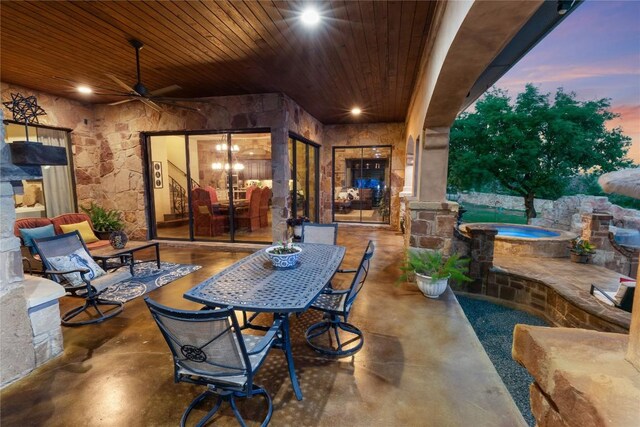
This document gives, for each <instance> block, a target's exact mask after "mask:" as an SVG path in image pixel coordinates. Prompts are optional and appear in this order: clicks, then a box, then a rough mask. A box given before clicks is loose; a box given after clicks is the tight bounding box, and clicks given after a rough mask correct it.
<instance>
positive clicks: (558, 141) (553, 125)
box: [449, 84, 631, 218]
mask: <svg viewBox="0 0 640 427" xmlns="http://www.w3.org/2000/svg"><path fill="white" fill-rule="evenodd" d="M609 108H610V100H609V99H599V100H594V101H584V102H583V101H579V100H577V99H576V95H575V93H565V92H564V91H563V90H562V89H558V91H557V92H556V94H555V97H554V98H553V102H551V101H550V94H542V93H540V92H539V90H538V89H537V88H536V87H535V86H533V85H531V84H528V85H527V86H526V88H525V91H524V92H522V93H520V94H518V96H517V97H516V100H515V102H514V103H512V102H511V99H510V98H509V96H508V95H507V93H506V92H504V91H502V90H499V89H495V90H492V91H490V92H488V93H487V94H486V95H485V96H484V97H483V98H481V99H480V100H479V101H478V102H477V103H476V108H475V112H469V113H462V114H461V115H460V116H459V117H458V119H456V121H455V122H454V124H453V126H452V128H451V135H450V156H449V184H450V185H452V186H455V187H458V188H460V189H473V188H477V186H479V185H483V184H486V183H489V182H495V181H498V182H499V184H500V185H501V186H503V187H504V188H507V189H508V190H509V191H511V192H512V193H514V194H518V195H521V196H522V197H524V198H525V206H526V208H527V218H532V217H535V215H536V213H535V209H534V207H533V199H534V198H535V197H547V198H557V197H560V196H561V195H562V194H563V192H564V190H565V187H566V185H567V183H568V182H569V179H570V178H571V177H573V176H576V175H577V174H579V173H585V172H590V173H596V174H600V173H604V172H609V171H612V170H616V169H619V168H620V167H624V166H628V165H629V164H630V163H631V162H630V161H629V160H627V159H626V158H625V156H626V154H627V151H628V150H629V145H630V143H631V138H629V137H628V136H625V135H623V134H622V130H621V129H620V128H615V129H612V130H608V129H607V128H606V126H605V123H606V122H607V121H609V120H611V119H613V118H615V117H617V114H614V113H612V112H611V111H610V110H609Z"/></svg>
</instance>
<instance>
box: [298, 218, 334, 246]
mask: <svg viewBox="0 0 640 427" xmlns="http://www.w3.org/2000/svg"><path fill="white" fill-rule="evenodd" d="M337 241H338V224H313V223H310V222H303V223H302V243H324V244H325V245H335V244H336V242H337Z"/></svg>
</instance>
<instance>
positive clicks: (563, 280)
mask: <svg viewBox="0 0 640 427" xmlns="http://www.w3.org/2000/svg"><path fill="white" fill-rule="evenodd" d="M493 269H494V271H496V272H501V273H506V274H511V275H514V276H520V277H523V278H525V279H530V280H535V281H537V282H539V283H542V284H544V285H546V286H549V287H551V288H553V289H554V290H555V291H556V292H557V293H558V294H559V295H560V296H562V297H563V298H565V299H566V300H567V301H569V302H571V303H572V304H573V305H575V306H576V307H578V308H579V309H581V310H583V311H585V312H586V313H589V314H590V315H593V316H595V317H598V318H600V319H602V320H605V321H607V322H610V323H613V324H615V325H618V326H620V327H622V328H624V329H626V330H629V326H630V324H631V313H627V312H626V311H624V310H620V309H619V308H615V307H612V306H610V305H607V304H604V303H602V302H600V301H599V300H598V299H597V298H596V297H594V296H593V295H591V294H590V293H589V290H590V289H591V284H594V285H596V286H598V287H599V288H601V289H603V290H605V291H615V290H616V289H617V288H618V285H619V283H620V278H622V277H624V278H629V277H628V276H625V275H622V274H619V273H616V272H615V271H612V270H609V269H607V268H604V267H601V266H598V265H592V264H578V263H574V262H571V261H569V260H568V259H565V258H544V259H541V258H526V257H510V256H497V257H496V258H495V259H494V267H493Z"/></svg>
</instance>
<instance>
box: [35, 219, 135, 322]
mask: <svg viewBox="0 0 640 427" xmlns="http://www.w3.org/2000/svg"><path fill="white" fill-rule="evenodd" d="M33 242H34V245H35V247H36V248H37V250H38V253H39V254H40V258H41V259H42V263H43V265H44V268H45V271H44V274H45V275H46V276H48V277H50V278H51V279H52V280H54V281H56V282H58V283H60V284H61V285H62V286H64V288H65V290H66V291H67V292H68V293H70V294H71V295H73V296H78V297H83V298H84V299H85V302H84V305H82V306H79V307H76V308H74V309H71V310H69V311H68V312H66V313H65V314H64V315H63V316H62V322H61V323H62V324H63V325H65V326H79V325H88V324H91V323H98V322H102V321H103V320H106V319H109V318H111V317H113V316H115V315H117V314H119V313H120V312H121V311H122V310H123V309H124V304H123V303H122V302H118V301H110V300H106V299H102V298H100V294H101V293H102V292H104V291H105V290H106V289H107V287H109V286H111V285H113V284H116V283H119V282H121V281H123V280H127V279H129V278H131V272H130V271H129V269H128V268H127V269H123V271H115V272H112V273H106V272H105V271H104V270H103V269H102V268H101V267H100V266H99V265H98V264H96V263H95V261H93V259H92V258H91V255H89V250H88V249H87V246H86V245H85V244H84V241H83V240H82V238H81V237H80V233H79V232H78V231H73V232H71V233H66V234H59V235H56V236H53V237H46V238H43V239H34V241H33ZM100 307H102V309H101V308H100ZM89 308H93V311H95V315H92V314H91V312H90V311H89ZM81 313H84V314H86V316H85V320H73V319H76V318H77V316H79V315H80V314H81Z"/></svg>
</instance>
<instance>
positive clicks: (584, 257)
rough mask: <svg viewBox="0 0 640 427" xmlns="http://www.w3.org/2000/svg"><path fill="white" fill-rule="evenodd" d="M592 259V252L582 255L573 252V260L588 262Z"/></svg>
mask: <svg viewBox="0 0 640 427" xmlns="http://www.w3.org/2000/svg"><path fill="white" fill-rule="evenodd" d="M590 259H591V254H586V255H582V254H576V253H573V252H571V261H573V262H577V263H580V264H587V263H588V262H589V260H590Z"/></svg>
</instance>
